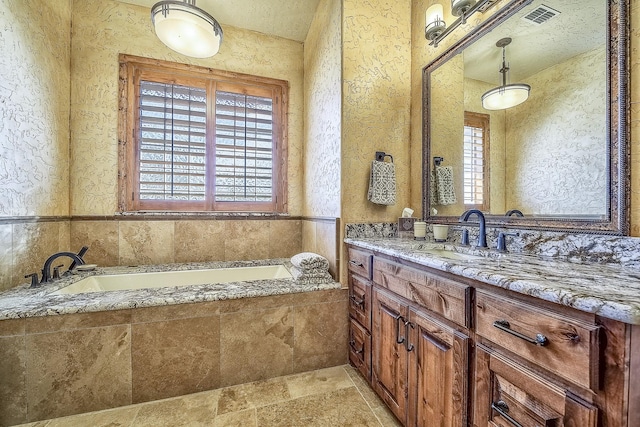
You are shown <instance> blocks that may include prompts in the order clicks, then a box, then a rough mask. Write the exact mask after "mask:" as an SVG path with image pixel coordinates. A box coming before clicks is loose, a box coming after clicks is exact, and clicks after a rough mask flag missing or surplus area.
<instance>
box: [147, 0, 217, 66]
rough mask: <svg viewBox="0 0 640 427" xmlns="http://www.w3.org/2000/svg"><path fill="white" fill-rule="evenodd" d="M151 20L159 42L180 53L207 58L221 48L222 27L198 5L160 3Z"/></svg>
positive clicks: (154, 9) (154, 7)
mask: <svg viewBox="0 0 640 427" xmlns="http://www.w3.org/2000/svg"><path fill="white" fill-rule="evenodd" d="M194 3H195V2H194ZM151 21H152V22H153V26H154V29H155V32H156V35H157V36H158V38H159V39H160V41H162V43H164V44H165V45H167V46H168V47H169V48H171V49H173V50H175V51H176V52H178V53H181V54H183V55H187V56H191V57H193V58H208V57H210V56H213V55H215V54H216V53H218V50H220V44H221V43H222V27H221V26H220V24H219V23H218V21H216V20H215V19H214V18H213V17H212V16H211V15H209V14H208V13H207V12H205V11H204V10H202V9H200V8H198V7H196V6H195V4H189V3H186V2H180V1H172V0H167V1H161V2H158V3H156V4H155V5H153V7H152V8H151Z"/></svg>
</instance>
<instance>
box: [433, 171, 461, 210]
mask: <svg viewBox="0 0 640 427" xmlns="http://www.w3.org/2000/svg"><path fill="white" fill-rule="evenodd" d="M430 189H431V192H430V193H431V194H430V195H429V196H430V201H431V204H432V205H453V204H455V203H456V202H457V199H456V193H455V188H454V185H453V168H452V167H451V166H436V167H435V169H434V171H433V173H432V174H431V179H430Z"/></svg>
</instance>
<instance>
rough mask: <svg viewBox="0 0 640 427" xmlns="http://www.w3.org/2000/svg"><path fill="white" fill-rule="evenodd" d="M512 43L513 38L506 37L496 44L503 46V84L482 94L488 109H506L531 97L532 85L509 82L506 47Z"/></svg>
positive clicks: (484, 104) (501, 71)
mask: <svg viewBox="0 0 640 427" xmlns="http://www.w3.org/2000/svg"><path fill="white" fill-rule="evenodd" d="M509 43H511V38H510V37H506V38H503V39H500V40H498V42H497V43H496V46H497V47H499V48H502V68H501V69H500V73H501V74H502V86H499V87H496V88H493V89H491V90H490V91H488V92H485V94H484V95H482V107H483V108H484V109H486V110H505V109H507V108H511V107H515V106H516V105H519V104H522V103H523V102H524V101H526V100H527V99H528V98H529V92H530V91H531V86H529V85H528V84H524V83H517V84H509V85H508V84H507V73H508V72H509V66H508V65H507V60H506V54H505V47H506V46H508V45H509Z"/></svg>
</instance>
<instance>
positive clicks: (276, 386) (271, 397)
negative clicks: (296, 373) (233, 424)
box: [218, 377, 291, 414]
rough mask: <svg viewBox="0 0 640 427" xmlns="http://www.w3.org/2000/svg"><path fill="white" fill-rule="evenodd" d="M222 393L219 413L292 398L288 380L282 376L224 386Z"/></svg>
mask: <svg viewBox="0 0 640 427" xmlns="http://www.w3.org/2000/svg"><path fill="white" fill-rule="evenodd" d="M220 393H221V394H220V400H219V401H218V414H226V413H229V412H237V411H242V410H245V409H253V408H257V407H260V406H265V405H270V404H272V403H276V402H282V401H284V400H288V399H290V398H291V396H290V395H289V390H288V389H287V382H286V381H285V380H284V379H283V378H282V377H280V378H274V379H271V380H265V381H256V382H253V383H249V384H242V385H238V386H232V387H227V388H223V389H222V390H221V391H220Z"/></svg>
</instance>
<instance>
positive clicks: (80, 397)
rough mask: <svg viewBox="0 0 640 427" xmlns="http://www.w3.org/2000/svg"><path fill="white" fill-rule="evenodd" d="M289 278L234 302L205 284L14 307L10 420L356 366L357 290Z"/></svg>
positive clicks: (8, 324) (5, 400)
mask: <svg viewBox="0 0 640 427" xmlns="http://www.w3.org/2000/svg"><path fill="white" fill-rule="evenodd" d="M209 264H210V263H207V265H209ZM139 268H141V267H138V269H139ZM287 280H289V281H290V282H291V283H288V284H285V285H284V286H276V285H274V284H271V285H270V286H269V284H268V283H262V282H269V281H257V282H250V283H249V284H251V285H253V287H252V288H251V289H242V284H241V283H238V284H233V286H237V287H238V288H239V289H238V290H236V291H237V292H238V293H233V292H232V295H231V297H230V298H223V297H222V296H221V295H220V294H217V292H216V290H215V289H212V288H209V287H208V286H207V285H197V286H193V287H190V288H199V289H198V290H195V289H192V290H191V296H190V297H189V296H188V295H187V293H185V292H184V291H182V290H180V289H178V288H164V289H160V290H157V291H158V292H157V293H154V292H141V291H138V292H139V294H138V295H137V296H134V294H131V293H130V292H129V291H114V292H105V293H102V294H101V295H103V294H112V295H113V297H112V298H111V299H112V300H113V301H112V302H108V299H105V300H103V299H102V297H101V296H100V295H98V294H85V296H86V298H84V297H81V298H80V301H76V303H73V302H72V301H68V300H67V298H66V296H65V297H63V298H61V297H60V296H59V297H57V298H60V301H59V302H58V303H57V304H53V305H51V306H50V308H48V309H47V308H46V307H45V306H43V305H41V304H42V301H43V300H47V298H46V295H45V296H41V297H40V301H39V302H38V301H37V300H38V298H36V297H33V298H32V300H30V301H26V302H25V306H24V307H23V309H22V310H21V311H18V307H14V308H13V309H10V310H9V311H8V312H3V314H4V317H5V319H6V320H2V321H0V357H2V360H3V363H2V365H1V366H0V378H2V379H3V380H2V381H1V382H0V425H2V426H5V425H12V424H16V423H25V422H32V421H37V420H41V419H46V418H52V417H60V416H66V415H71V414H78V413H84V412H88V411H95V410H102V409H107V408H114V407H118V406H124V405H130V404H132V403H139V402H145V401H150V400H156V399H163V398H168V397H173V396H179V395H184V394H187V393H195V392H200V391H204V390H211V389H215V388H219V387H225V386H230V385H234V384H238V383H242V382H249V381H258V380H265V379H268V378H272V377H274V376H279V375H289V374H293V373H297V372H303V371H307V370H310V369H320V368H326V367H330V366H337V365H342V364H344V363H345V362H346V361H347V322H346V321H345V319H346V316H347V291H346V290H343V289H340V285H339V284H337V283H336V284H334V286H333V288H331V287H330V286H328V285H322V286H326V287H325V288H324V289H322V288H321V289H316V290H309V291H306V292H302V291H301V289H297V288H296V287H295V286H294V284H293V281H292V280H290V279H285V280H281V281H282V282H286V281H287ZM311 288H313V287H311ZM22 291H23V292H24V291H29V290H28V289H22ZM149 291H154V290H149ZM268 292H271V293H272V295H265V296H258V295H259V294H262V293H265V294H266V293H268ZM240 293H243V294H244V296H243V297H240V298H236V297H237V296H238V295H239V294H240ZM116 294H122V295H120V296H118V295H116ZM248 294H251V295H255V296H254V297H246V295H248ZM127 298H128V302H127ZM189 298H190V301H187V300H188V299H189ZM72 299H73V298H71V300H72ZM49 302H51V301H49ZM78 302H81V305H78ZM149 302H151V304H152V305H151V306H147V305H149ZM187 302H190V303H187ZM121 305H123V306H125V307H127V308H124V309H116V308H115V307H119V306H121ZM143 306H145V307H143ZM134 307H135V308H134ZM109 308H111V310H109ZM105 310H106V311H105ZM83 311H84V312H83ZM88 311H91V312H88ZM61 313H68V314H61ZM7 314H9V316H7ZM53 314H59V315H53ZM16 315H19V316H18V317H20V318H10V319H7V318H8V317H15V316H16ZM310 349H312V350H313V355H312V356H310V354H309V351H310Z"/></svg>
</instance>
